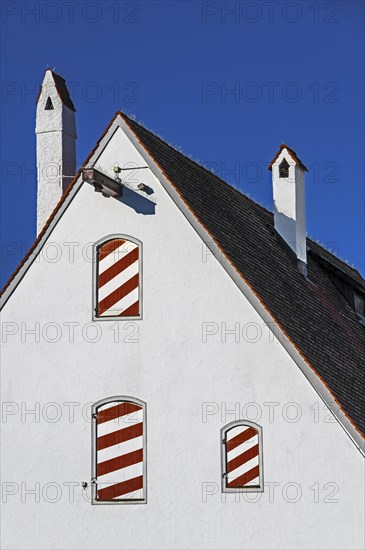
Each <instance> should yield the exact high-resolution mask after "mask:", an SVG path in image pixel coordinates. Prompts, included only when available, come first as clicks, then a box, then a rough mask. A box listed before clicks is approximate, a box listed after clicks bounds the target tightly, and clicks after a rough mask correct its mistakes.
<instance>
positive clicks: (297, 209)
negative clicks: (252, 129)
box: [269, 144, 308, 274]
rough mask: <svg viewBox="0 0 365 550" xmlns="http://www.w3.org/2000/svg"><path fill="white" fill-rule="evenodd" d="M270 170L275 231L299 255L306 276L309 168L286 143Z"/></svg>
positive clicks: (281, 147)
mask: <svg viewBox="0 0 365 550" xmlns="http://www.w3.org/2000/svg"><path fill="white" fill-rule="evenodd" d="M269 170H271V171H272V186H273V196H274V226H275V230H276V231H277V233H278V234H279V235H280V237H281V238H282V239H283V240H284V241H285V243H286V244H287V245H288V246H289V247H290V248H291V250H292V251H293V252H294V254H295V255H296V257H297V262H298V267H299V269H300V270H301V272H303V273H304V274H306V271H307V270H306V266H307V246H306V221H305V189H304V175H305V172H308V169H307V168H306V167H305V166H304V164H303V163H302V161H301V160H300V159H299V158H298V156H297V155H296V153H295V151H293V149H290V147H288V146H287V145H285V144H283V145H281V146H280V149H279V151H278V152H277V154H276V155H275V157H274V159H273V161H272V162H271V164H270V166H269Z"/></svg>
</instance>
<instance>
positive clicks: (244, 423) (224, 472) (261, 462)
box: [221, 420, 264, 493]
mask: <svg viewBox="0 0 365 550" xmlns="http://www.w3.org/2000/svg"><path fill="white" fill-rule="evenodd" d="M237 426H250V427H251V428H254V429H255V430H257V435H258V439H259V487H241V488H237V487H235V488H232V489H230V488H228V487H227V485H226V482H225V478H226V475H227V453H226V447H225V443H226V434H227V432H228V431H229V430H231V429H232V428H235V427H237ZM262 431H263V430H262V426H259V424H256V423H255V422H251V421H250V420H234V421H233V422H230V423H229V424H226V425H225V426H223V428H222V429H221V477H222V493H263V492H264V458H263V439H262Z"/></svg>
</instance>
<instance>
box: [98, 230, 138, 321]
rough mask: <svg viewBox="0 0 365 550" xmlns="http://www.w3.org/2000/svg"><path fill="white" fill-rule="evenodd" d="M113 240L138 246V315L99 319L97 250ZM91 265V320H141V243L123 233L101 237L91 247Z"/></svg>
mask: <svg viewBox="0 0 365 550" xmlns="http://www.w3.org/2000/svg"><path fill="white" fill-rule="evenodd" d="M114 239H124V240H125V241H131V242H132V243H135V244H136V245H137V246H138V249H139V258H138V262H139V311H140V314H139V315H131V316H128V317H123V316H122V317H119V316H117V315H115V316H113V315H111V316H104V317H99V316H98V315H97V308H98V276H99V261H98V250H99V248H100V246H102V245H103V244H105V243H106V242H108V241H111V240H114ZM92 264H93V274H92V277H93V297H92V312H93V313H92V320H93V321H139V320H141V319H142V312H143V247H142V241H140V240H139V239H136V238H135V237H131V236H130V235H126V234H125V233H112V234H111V235H107V236H106V237H103V238H102V239H100V240H99V241H96V242H95V243H94V245H93V258H92Z"/></svg>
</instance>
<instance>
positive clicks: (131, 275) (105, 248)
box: [94, 235, 142, 320]
mask: <svg viewBox="0 0 365 550" xmlns="http://www.w3.org/2000/svg"><path fill="white" fill-rule="evenodd" d="M141 252H142V244H141V243H140V241H137V240H136V239H133V238H132V237H126V236H124V235H120V236H119V235H110V236H109V237H107V238H105V239H103V240H102V241H99V242H98V243H96V245H95V254H94V255H95V266H96V268H95V279H96V281H95V304H94V311H95V318H98V319H111V318H112V319H113V320H115V319H116V318H133V319H140V318H141V306H142V304H141V298H142V295H141V294H142V293H141Z"/></svg>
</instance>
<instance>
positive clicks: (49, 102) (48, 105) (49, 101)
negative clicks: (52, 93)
mask: <svg viewBox="0 0 365 550" xmlns="http://www.w3.org/2000/svg"><path fill="white" fill-rule="evenodd" d="M44 110H45V111H53V103H52V99H51V98H50V97H49V98H48V99H47V101H46V106H45V108H44Z"/></svg>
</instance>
